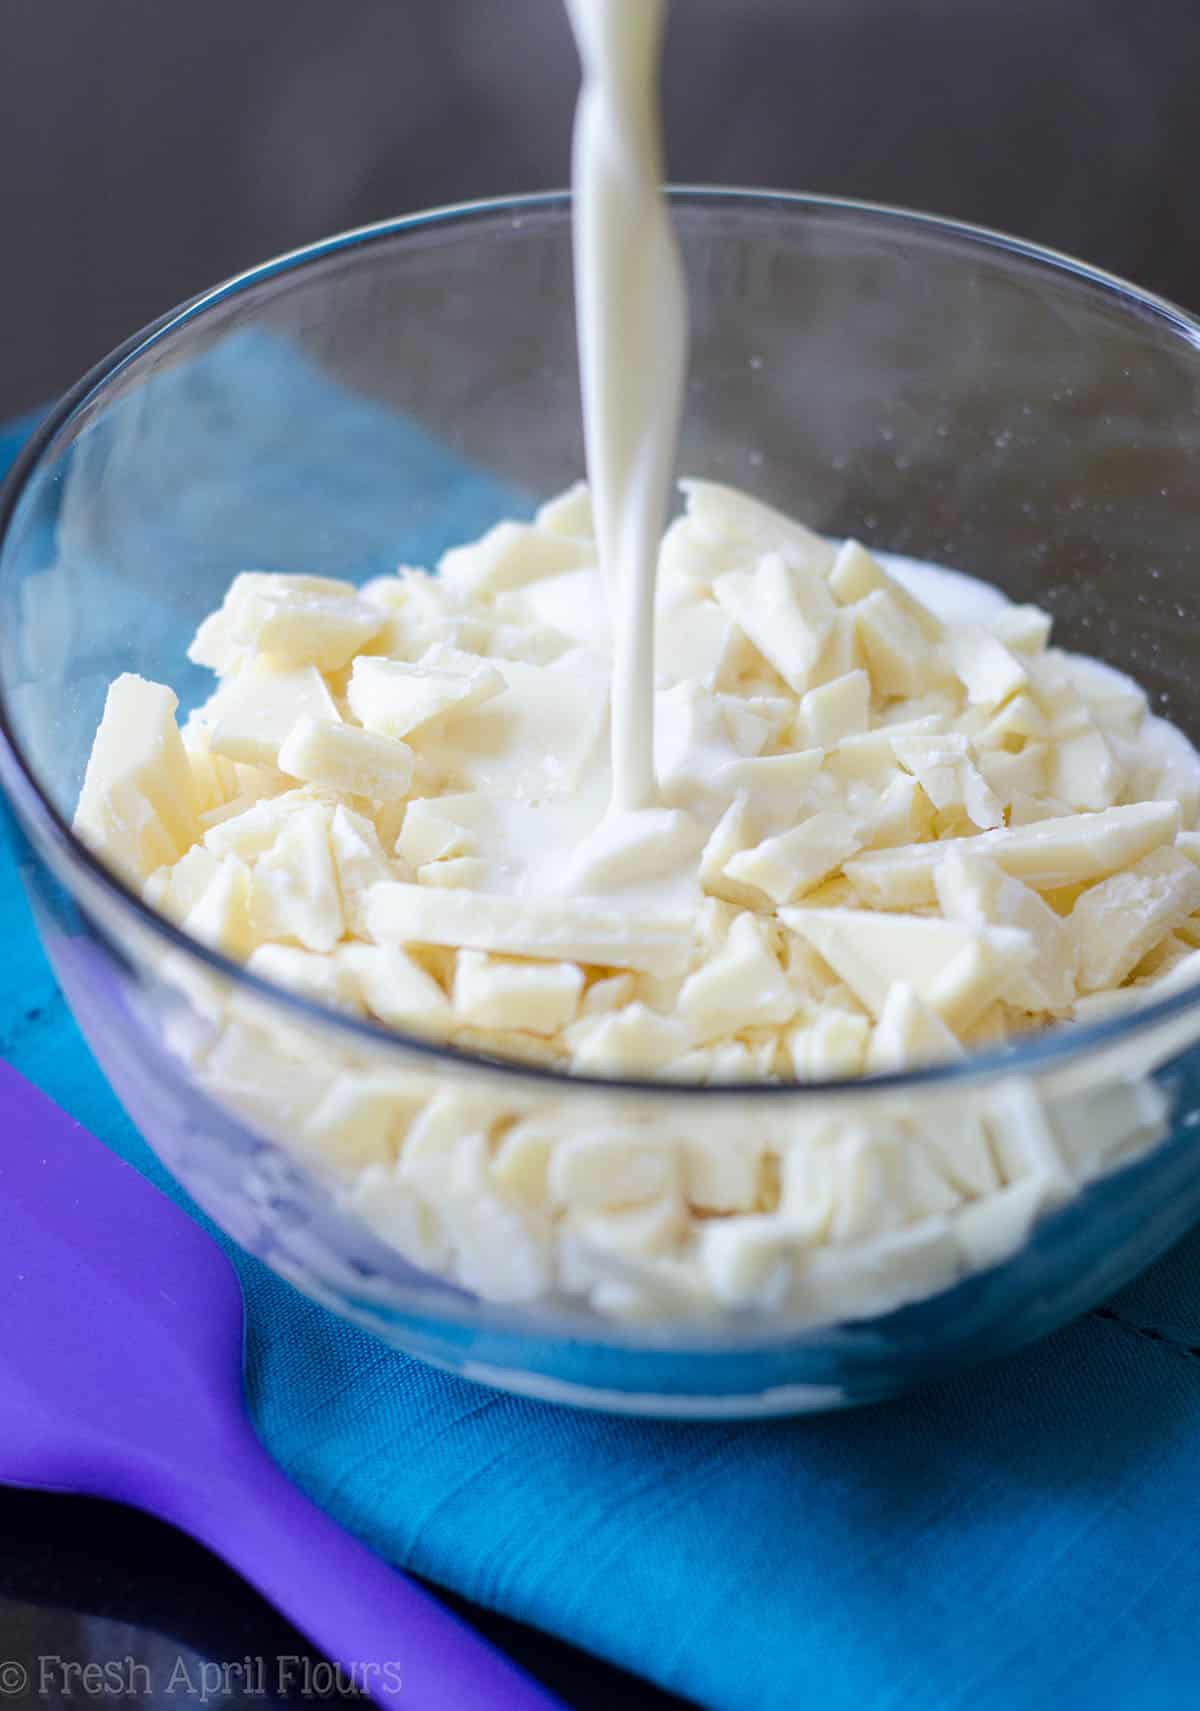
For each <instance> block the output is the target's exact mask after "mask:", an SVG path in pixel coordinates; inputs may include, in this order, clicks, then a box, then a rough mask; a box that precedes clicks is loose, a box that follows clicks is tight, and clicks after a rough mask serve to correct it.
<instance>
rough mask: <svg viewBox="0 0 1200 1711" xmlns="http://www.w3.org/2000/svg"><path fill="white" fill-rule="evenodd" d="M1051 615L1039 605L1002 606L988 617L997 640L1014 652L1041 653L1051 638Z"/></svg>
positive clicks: (988, 626) (987, 622)
mask: <svg viewBox="0 0 1200 1711" xmlns="http://www.w3.org/2000/svg"><path fill="white" fill-rule="evenodd" d="M1051 623H1052V620H1051V617H1050V614H1049V612H1043V611H1042V610H1041V608H1040V607H1039V606H1001V607H1000V608H999V610H998V611H995V612H992V613H990V614H989V615H988V617H987V619H986V625H987V628H988V629H989V630H990V631H991V633H992V635H994V636H995V638H996V640H997V641H999V642H1003V644H1004V646H1005V647H1006V648H1011V649H1012V650H1013V652H1014V653H1024V654H1039V653H1042V652H1044V650H1045V647H1046V644H1047V642H1048V641H1049V640H1050V627H1051Z"/></svg>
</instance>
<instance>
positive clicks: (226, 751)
mask: <svg viewBox="0 0 1200 1711" xmlns="http://www.w3.org/2000/svg"><path fill="white" fill-rule="evenodd" d="M303 718H310V719H320V720H324V721H326V722H327V723H331V724H336V723H337V722H338V710H337V708H336V706H335V705H334V702H333V697H332V696H331V695H330V693H329V690H328V689H327V688H326V687H325V680H324V678H322V676H321V674H320V672H319V671H318V670H317V668H316V666H315V665H301V666H295V667H293V668H291V669H289V670H286V671H272V670H269V669H268V668H266V667H261V666H259V665H258V664H254V665H251V666H248V667H246V669H245V670H243V671H240V672H239V673H238V674H237V676H236V677H229V678H226V679H225V681H224V682H223V683H222V684H221V687H220V688H219V689H218V690H217V692H216V694H215V695H214V696H213V697H212V699H211V700H210V701H209V702H208V704H207V705H206V707H205V709H204V721H205V724H206V726H207V729H208V740H209V746H210V747H211V749H212V751H213V753H214V754H219V755H224V756H225V758H226V759H227V760H235V761H244V762H245V763H246V764H247V765H249V766H262V767H276V769H278V768H277V763H278V760H279V751H280V749H281V748H282V746H283V744H284V743H285V742H286V740H287V738H288V736H289V734H290V733H291V731H292V730H293V729H294V727H295V725H296V723H297V721H298V720H300V719H303Z"/></svg>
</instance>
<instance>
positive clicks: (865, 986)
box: [779, 907, 1033, 1027]
mask: <svg viewBox="0 0 1200 1711" xmlns="http://www.w3.org/2000/svg"><path fill="white" fill-rule="evenodd" d="M779 918H780V920H781V921H783V922H784V924H785V925H786V926H787V927H788V929H789V930H790V931H791V932H793V933H797V934H799V935H800V937H801V938H803V939H805V940H806V941H807V943H808V944H810V945H811V946H812V947H813V949H814V950H815V951H816V952H817V953H818V954H819V955H820V956H821V957H822V958H823V959H824V961H825V962H827V963H828V964H829V966H830V967H831V968H832V969H834V970H835V971H836V972H837V973H838V974H839V975H840V976H841V978H842V979H843V980H844V981H845V982H846V984H847V986H849V987H850V989H851V991H852V992H853V993H854V994H855V996H856V997H857V998H859V999H861V1001H862V1002H863V1003H864V1004H865V1005H866V1006H867V1008H868V1010H870V1012H871V1014H872V1016H874V1017H875V1018H876V1019H878V1017H879V1016H880V1014H881V1012H882V1010H883V1006H884V1003H885V1001H886V999H887V995H888V992H889V990H890V988H891V987H892V985H893V984H894V983H895V982H896V981H907V982H909V984H911V986H912V988H913V991H914V992H915V993H916V994H917V995H918V997H921V998H923V999H924V1000H925V1002H926V1003H928V1004H929V1005H931V1006H932V1007H933V1008H934V1009H936V1010H940V1011H941V1012H942V1014H943V1020H945V1021H948V1022H949V1023H950V1025H951V1026H952V1027H953V1026H955V1019H956V1018H961V1016H962V1014H963V1012H964V1011H965V1010H968V1009H970V1008H971V1006H972V1005H975V1004H978V1007H979V1009H982V1008H983V1005H984V1003H985V1002H988V1001H990V996H991V995H994V993H995V991H997V990H999V989H1000V987H1001V986H1003V984H1004V982H1005V980H1006V979H1007V978H1009V977H1010V976H1011V975H1012V974H1013V973H1014V972H1015V971H1016V969H1017V968H1018V967H1020V966H1021V964H1022V963H1024V962H1027V961H1029V960H1030V959H1031V957H1032V955H1033V946H1032V944H1031V943H1030V941H1029V937H1028V935H1027V934H1026V933H1023V932H1020V931H1019V930H1017V929H1015V928H1001V927H995V928H982V929H976V928H972V927H968V926H964V925H963V924H961V923H960V922H957V921H942V920H938V919H937V918H935V917H931V916H926V915H878V914H873V913H871V912H869V911H867V910H860V909H807V908H804V907H799V908H790V909H781V910H780V911H779ZM964 953H966V954H967V955H970V953H974V955H975V960H973V961H971V962H970V963H969V964H968V963H966V962H960V960H959V959H960V958H963V957H964ZM964 982H965V984H964ZM985 991H986V992H988V993H989V998H988V999H982V994H983V993H984V992H985ZM981 999H982V1001H981ZM947 1012H950V1014H947ZM972 1019H973V1018H972ZM964 1025H965V1024H964Z"/></svg>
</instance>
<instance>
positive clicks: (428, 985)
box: [334, 944, 450, 1032]
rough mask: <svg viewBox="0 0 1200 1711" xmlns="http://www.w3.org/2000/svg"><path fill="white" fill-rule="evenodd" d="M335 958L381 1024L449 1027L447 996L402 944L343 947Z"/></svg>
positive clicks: (427, 1028) (431, 1027)
mask: <svg viewBox="0 0 1200 1711" xmlns="http://www.w3.org/2000/svg"><path fill="white" fill-rule="evenodd" d="M334 956H335V958H336V960H337V963H338V967H339V969H340V970H341V971H342V974H343V976H344V977H345V980H346V981H347V982H349V983H351V984H352V985H353V987H354V989H355V990H356V991H357V993H358V996H359V998H360V999H361V1001H362V1003H363V1004H364V1005H365V1006H366V1008H367V1009H368V1010H369V1011H370V1012H371V1014H372V1015H373V1016H377V1017H378V1018H379V1020H380V1021H381V1022H387V1023H389V1024H390V1025H391V1026H392V1027H394V1028H416V1029H418V1030H419V1031H435V1032H436V1031H438V1030H440V1029H442V1028H444V1027H447V1026H448V1025H449V1022H450V1003H449V1000H448V999H447V997H446V994H445V993H444V992H443V991H442V989H441V987H440V986H439V985H438V983H437V981H436V980H435V979H434V978H433V976H432V975H431V974H429V973H428V971H427V970H426V969H424V968H422V967H421V965H420V963H418V962H417V961H416V960H415V958H413V957H411V956H409V954H408V952H407V951H403V950H401V949H400V947H399V946H398V945H363V944H342V945H339V946H338V947H337V950H336V951H335V952H334Z"/></svg>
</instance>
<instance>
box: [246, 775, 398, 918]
mask: <svg viewBox="0 0 1200 1711" xmlns="http://www.w3.org/2000/svg"><path fill="white" fill-rule="evenodd" d="M329 821H330V815H329V812H328V810H327V809H325V808H323V807H321V806H320V805H319V804H317V803H313V804H311V805H310V806H308V807H305V808H300V809H298V810H297V811H296V813H294V814H292V815H290V816H289V817H288V819H287V821H286V823H285V824H284V827H283V830H282V831H281V832H280V834H279V836H278V837H277V838H276V840H275V842H274V844H273V845H272V846H271V848H270V849H269V850H268V851H267V853H266V854H265V855H263V856H260V857H259V859H258V861H257V863H256V864H255V867H254V877H253V885H252V889H251V897H250V919H251V923H252V926H253V930H254V934H255V936H256V938H258V939H260V940H275V941H277V942H279V943H282V944H300V945H303V946H304V947H305V949H306V950H310V951H323V952H327V951H331V950H332V949H333V947H334V945H336V944H337V942H338V940H339V939H340V938H341V936H342V934H343V932H344V931H345V917H344V914H343V911H342V899H341V893H340V892H339V890H338V881H337V870H336V868H335V867H334V863H333V851H332V849H331V848H330V843H329ZM368 895H370V894H368Z"/></svg>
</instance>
